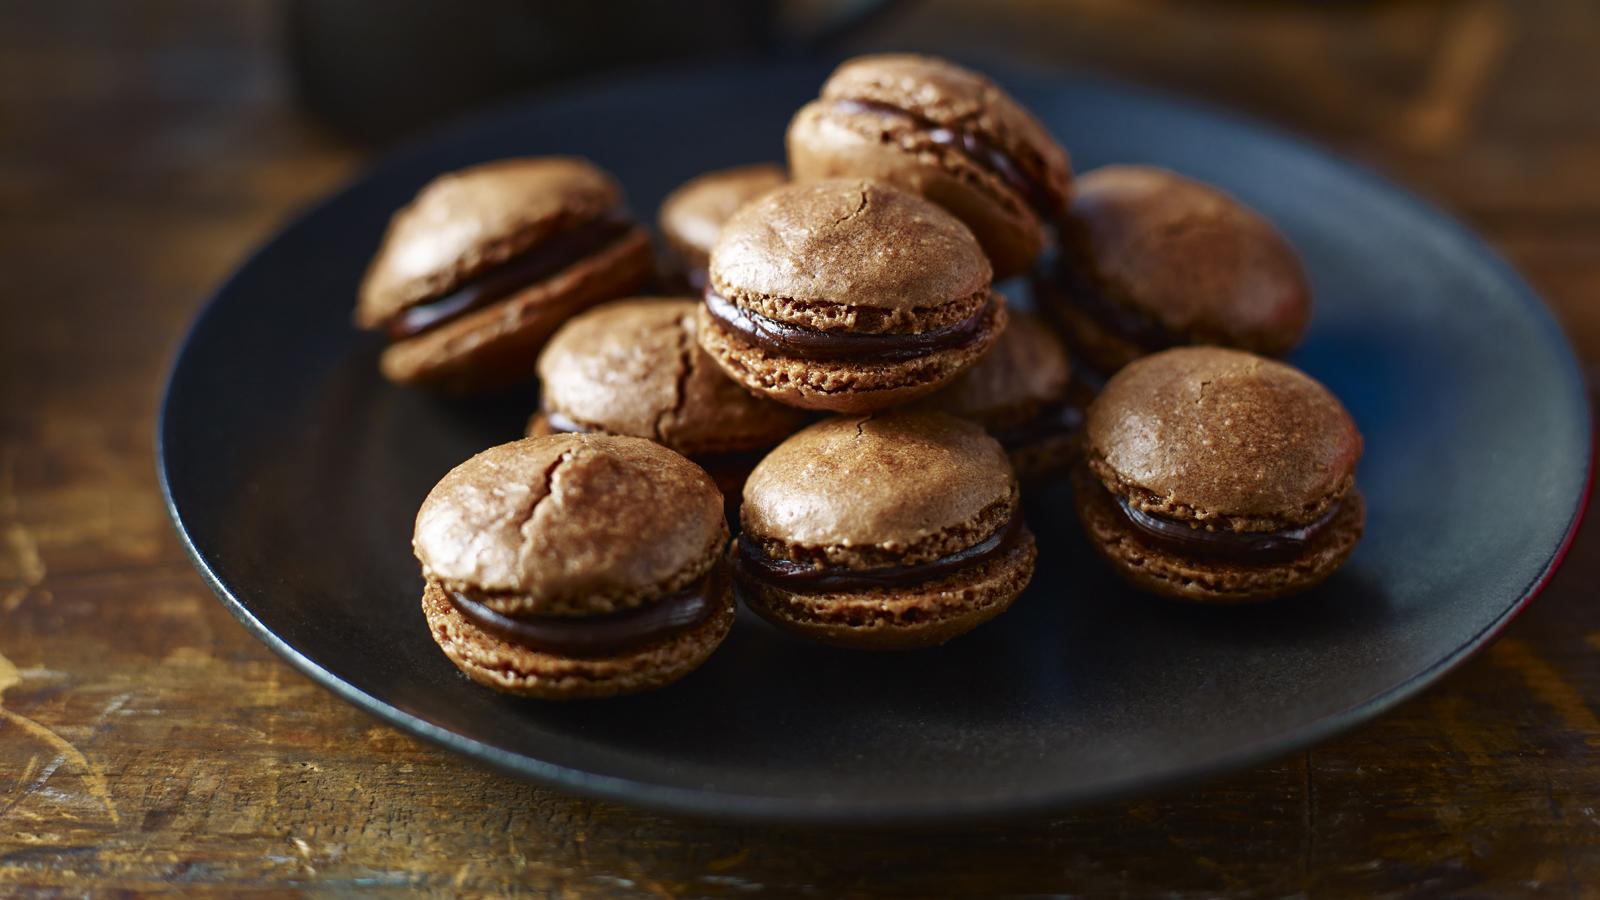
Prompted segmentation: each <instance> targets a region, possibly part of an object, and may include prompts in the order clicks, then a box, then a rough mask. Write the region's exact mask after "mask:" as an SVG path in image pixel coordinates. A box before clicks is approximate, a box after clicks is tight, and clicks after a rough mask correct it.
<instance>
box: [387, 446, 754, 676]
mask: <svg viewBox="0 0 1600 900" xmlns="http://www.w3.org/2000/svg"><path fill="white" fill-rule="evenodd" d="M727 540H728V531H727V525H726V523H725V521H724V519H723V511H722V497H721V495H720V494H719V493H718V492H717V489H716V487H715V486H714V485H713V484H712V482H711V479H710V478H709V477H708V476H707V475H706V473H705V472H704V471H703V470H701V469H700V468H699V467H698V466H696V465H694V464H693V463H691V462H689V461H688V460H687V459H684V458H683V457H682V456H680V455H678V454H676V453H674V452H672V451H671V450H668V449H666V448H665V447H662V446H660V445H659V444H656V443H654V442H651V441H647V440H644V439H641V438H634V437H622V436H614V435H591V434H562V435H552V436H546V437H537V438H526V439H523V440H520V441H514V442H512V443H509V444H502V445H500V446H498V447H493V448H490V449H488V450H485V451H484V452H482V453H480V454H478V455H477V456H474V457H472V458H471V459H469V460H467V461H466V462H464V463H462V464H461V465H459V466H457V467H456V468H454V469H452V470H451V471H450V472H449V473H448V474H447V475H445V477H444V478H443V479H441V480H440V482H439V483H438V484H437V485H436V486H435V487H434V488H433V490H432V491H431V492H429V494H428V497H427V499H426V500H424V501H423V504H422V508H421V509H420V510H419V511H418V513H417V521H416V529H415V533H414V537H413V540H412V547H413V550H414V552H415V553H416V556H417V559H418V561H419V562H420V563H421V564H422V574H423V578H424V580H425V582H426V586H425V590H424V594H423V611H424V615H425V616H426V618H427V620H428V625H429V628H430V629H431V631H432V633H433V636H434V639H435V641H437V642H438V644H439V646H440V648H441V649H443V650H444V652H445V654H446V655H447V656H449V657H450V659H451V661H452V662H454V663H455V664H456V665H457V667H459V668H460V669H461V670H462V671H463V672H464V673H466V675H467V676H468V677H470V678H471V679H473V680H474V681H477V682H479V683H481V684H484V685H487V686H489V687H492V688H495V689H497V690H502V691H506V692H509V693H515V694H523V695H527V696H533V697H542V698H549V699H567V698H579V697H601V696H610V695H613V694H620V693H630V692H633V691H638V690H644V689H648V688H654V687H659V686H661V685H664V684H667V683H670V682H672V681H674V680H676V679H678V678H680V677H682V676H683V675H685V674H687V673H688V672H689V671H691V670H692V669H694V668H695V667H696V666H698V665H699V664H700V663H701V662H703V661H704V660H705V659H706V658H707V657H708V656H709V655H710V654H711V652H712V651H713V650H715V649H716V647H717V645H718V644H719V643H721V641H722V639H723V637H725V636H726V634H727V632H728V629H729V628H730V627H731V626H732V622H733V605H732V594H731V586H730V584H729V581H728V578H727V577H726V576H727V572H726V562H725V561H724V559H723V548H724V547H725V546H726V544H727Z"/></svg>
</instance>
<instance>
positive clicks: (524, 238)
mask: <svg viewBox="0 0 1600 900" xmlns="http://www.w3.org/2000/svg"><path fill="white" fill-rule="evenodd" d="M621 203H622V191H621V189H620V188H619V187H618V186H617V183H616V182H615V181H614V180H613V179H612V178H611V176H609V175H607V174H606V173H605V172H602V171H601V170H600V169H598V168H596V167H595V166H594V165H593V164H591V163H589V162H587V161H585V160H582V159H576V158H571V157H529V158H522V159H503V160H497V161H495V162H488V163H483V164H481V165H477V166H473V167H471V168H467V169H462V170H460V171H457V172H451V173H448V174H445V175H441V176H439V177H438V178H435V179H434V180H433V181H431V182H429V183H428V185H427V186H425V187H424V188H423V189H422V191H421V192H420V193H418V194H417V196H416V199H414V200H412V201H411V202H410V203H409V204H407V205H406V206H405V207H403V208H402V209H401V210H400V211H399V212H397V213H395V215H394V217H393V218H392V219H391V220H390V222H389V230H388V232H387V233H386V234H385V235H384V238H383V245H382V246H381V247H380V248H379V250H378V254H377V256H376V257H375V258H374V259H373V261H372V265H371V266H370V267H369V268H368V269H367V274H366V278H365V280H364V281H363V282H362V284H361V296H360V301H359V305H358V307H357V310H356V321H357V323H358V324H360V325H362V326H363V327H368V328H370V327H374V326H377V325H379V324H381V323H382V322H384V321H386V320H388V319H389V318H391V317H393V316H394V315H395V314H396V313H399V312H400V311H401V310H403V309H405V308H407V307H409V306H413V305H415V304H417V303H420V302H423V301H425V300H428V299H430V298H432V297H435V296H437V295H439V294H442V293H445V292H447V291H449V290H451V289H452V288H454V287H456V286H458V285H460V284H461V283H463V282H465V281H467V280H469V279H471V278H472V277H474V276H475V275H477V274H479V273H480V272H483V271H484V270H486V269H489V268H491V267H493V266H495V265H498V264H499V263H502V262H505V261H507V260H509V259H511V258H512V257H514V256H516V255H518V254H520V253H522V252H524V251H526V250H528V249H530V248H532V247H533V246H535V245H537V244H538V243H539V242H541V241H543V240H544V239H545V238H547V237H549V236H550V235H552V234H555V233H557V232H560V231H564V230H566V229H568V228H572V227H575V226H577V225H581V224H583V223H586V222H589V221H592V220H594V219H597V218H599V217H601V216H603V215H605V214H606V213H608V212H611V211H613V210H615V209H617V208H618V207H619V206H620V205H621Z"/></svg>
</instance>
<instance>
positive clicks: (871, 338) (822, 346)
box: [706, 288, 994, 362]
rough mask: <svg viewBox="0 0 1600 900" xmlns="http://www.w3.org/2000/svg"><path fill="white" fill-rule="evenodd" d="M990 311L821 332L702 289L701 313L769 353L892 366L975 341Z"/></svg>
mask: <svg viewBox="0 0 1600 900" xmlns="http://www.w3.org/2000/svg"><path fill="white" fill-rule="evenodd" d="M993 305H994V296H993V295H990V297H989V299H988V300H987V301H985V302H984V304H983V305H982V306H980V307H978V309H977V311H976V312H974V313H973V314H972V315H970V316H968V317H967V318H965V319H963V320H961V321H960V322H957V323H955V324H953V325H946V326H944V327H943V328H933V329H930V330H928V331H918V332H905V333H896V334H862V333H856V332H849V331H821V330H819V329H815V328H802V327H800V326H798V325H790V324H788V323H787V322H779V321H778V320H776V319H769V318H767V317H766V316H763V315H761V314H760V313H754V312H751V311H750V310H747V309H741V308H739V307H737V306H735V305H733V303H731V302H729V301H728V299H727V298H725V297H723V296H722V295H721V294H718V293H717V292H716V291H715V290H713V289H711V288H707V289H706V311H707V312H709V313H710V314H711V317H712V318H713V319H716V320H717V322H718V323H720V324H721V325H722V326H723V327H724V328H727V329H728V330H729V331H733V332H735V333H737V334H738V335H739V336H740V337H742V338H743V339H744V340H745V341H747V342H749V343H751V344H754V345H756V346H758V347H762V348H765V349H767V350H770V351H772V352H773V353H777V354H779V355H782V356H799V357H803V358H805V359H815V360H852V361H860V362H896V361H898V360H904V359H916V358H917V357H920V356H927V355H928V354H930V353H935V352H937V351H940V350H949V349H952V348H955V347H961V346H964V345H966V344H968V343H970V342H971V341H972V340H973V339H975V338H976V337H977V335H978V328H979V326H980V325H981V324H982V323H983V318H984V316H986V315H988V313H989V307H991V306H993Z"/></svg>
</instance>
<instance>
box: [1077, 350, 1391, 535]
mask: <svg viewBox="0 0 1600 900" xmlns="http://www.w3.org/2000/svg"><path fill="white" fill-rule="evenodd" d="M1086 429H1087V446H1086V449H1087V459H1088V464H1089V467H1090V469H1091V470H1092V471H1093V472H1094V473H1095V475H1096V476H1098V477H1099V478H1100V480H1101V481H1102V482H1103V483H1105V484H1106V486H1107V487H1108V488H1109V489H1110V490H1112V492H1113V493H1115V494H1118V495H1120V496H1122V497H1124V498H1125V499H1127V501H1128V502H1129V503H1130V504H1131V505H1133V506H1135V507H1136V508H1139V509H1141V510H1143V511H1145V512H1149V513H1152V514H1156V515H1160V516H1163V517H1166V518H1171V519H1187V520H1201V521H1208V522H1214V523H1215V525H1216V526H1217V527H1221V528H1231V529H1234V530H1240V531H1274V530H1279V529H1283V528H1286V527H1293V526H1296V525H1303V524H1308V523H1310V522H1313V521H1315V520H1316V519H1317V518H1319V517H1320V516H1322V515H1323V514H1324V513H1325V512H1326V511H1327V510H1328V508H1329V507H1330V506H1331V505H1332V504H1334V503H1336V502H1337V501H1338V500H1339V499H1340V498H1342V497H1343V496H1344V494H1345V493H1346V492H1347V491H1348V490H1349V489H1350V487H1351V485H1352V483H1353V481H1354V475H1355V466H1356V462H1357V461H1358V460H1359V459H1360V457H1361V449H1362V442H1361V435H1360V433H1359V432H1358V431H1357V430H1356V426H1355V422H1354V421H1352V420H1351V418H1350V414H1349V413H1348V412H1347V411H1346V410H1345V408H1344V406H1343V405H1342V404H1340V403H1339V400H1338V398H1336V397H1334V396H1333V394H1332V393H1330V392H1329V391H1328V389H1327V388H1325V387H1323V386H1322V384H1320V383H1319V382H1317V381H1316V380H1315V379H1313V378H1312V377H1311V376H1309V375H1306V374H1305V373H1304V372H1301V371H1300V370H1299V369H1296V368H1294V367H1293V366H1289V365H1286V364H1284V363H1280V362H1275V361H1273V360H1269V359H1264V358H1262V357H1259V356H1255V355H1253V354H1250V353H1245V352H1243V351H1238V350H1228V349H1223V348H1219V347H1184V348H1179V349H1175V350H1167V351H1165V352H1162V353H1157V354H1154V355H1152V356H1147V357H1144V358H1142V359H1139V360H1136V361H1135V362H1133V363H1131V364H1129V365H1128V366H1126V367H1125V368H1123V369H1122V370H1121V371H1119V372H1118V373H1117V374H1116V375H1115V376H1113V377H1112V378H1111V380H1110V381H1109V382H1107V383H1106V386H1105V389H1104V390H1103V391H1101V393H1100V395H1099V397H1097V398H1096V399H1095V401H1094V403H1093V404H1092V405H1091V406H1090V408H1089V413H1088V422H1087V426H1086Z"/></svg>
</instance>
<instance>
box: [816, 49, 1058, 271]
mask: <svg viewBox="0 0 1600 900" xmlns="http://www.w3.org/2000/svg"><path fill="white" fill-rule="evenodd" d="M841 101H856V102H864V103H870V104H877V105H881V106H884V107H888V108H890V109H893V110H899V111H901V112H903V113H905V114H907V115H908V116H909V117H911V118H909V119H907V118H898V117H895V116H884V115H878V114H875V113H871V112H858V111H851V110H848V109H843V108H841V107H840V103H841ZM917 120H921V121H917ZM930 123H931V124H932V125H933V126H936V127H943V128H949V129H952V130H958V131H969V132H971V133H973V134H975V135H977V136H978V137H980V138H981V139H982V140H983V141H985V142H986V143H988V144H989V145H991V146H993V147H995V148H996V149H998V150H1000V151H1001V152H1003V153H1004V154H1005V155H1006V156H1007V157H1008V158H1010V159H1011V160H1012V161H1013V163H1014V164H1015V166H1016V168H1017V169H1018V170H1019V171H1020V172H1021V173H1022V174H1023V175H1024V176H1025V177H1026V178H1028V179H1029V180H1030V181H1032V182H1033V183H1034V184H1035V185H1036V186H1037V191H1038V193H1039V194H1040V195H1041V198H1040V199H1041V202H1042V204H1043V205H1044V206H1045V209H1042V210H1040V209H1035V208H1034V206H1033V204H1032V203H1030V198H1029V197H1027V196H1023V195H1022V194H1021V193H1019V191H1018V190H1017V189H1016V188H1015V187H1014V186H1013V185H1011V184H1009V183H1008V182H1007V181H1006V179H1005V178H1003V177H1002V176H1001V175H999V174H997V173H995V172H994V171H993V170H992V169H991V168H989V167H988V166H987V165H985V164H983V163H980V162H978V161H975V160H973V159H972V158H971V157H969V156H968V155H966V154H965V153H964V152H962V151H961V150H960V149H958V148H955V147H951V146H946V145H941V144H939V143H938V142H936V141H934V140H933V138H932V137H931V135H930V134H929V124H930ZM787 146H788V153H789V164H790V167H791V169H792V170H793V173H794V177H796V178H797V179H811V178H826V177H833V176H839V175H861V176H868V177H873V178H879V179H883V180H885V181H890V182H893V183H895V184H898V185H900V186H901V187H904V188H906V189H908V190H912V191H914V192H916V193H919V194H921V195H923V196H925V197H928V198H929V199H931V200H933V201H935V202H937V203H939V204H940V205H941V206H944V207H945V208H947V209H949V210H951V211H952V212H953V213H955V214H956V215H957V216H958V217H960V218H961V219H962V220H963V221H965V222H967V223H968V224H969V225H970V226H971V227H972V229H973V231H974V232H976V233H977V235H978V238H979V240H980V241H981V242H982V244H983V246H984V250H985V252H986V253H987V254H988V255H989V257H990V258H991V259H992V260H993V261H994V266H995V269H996V271H997V273H998V274H999V275H1000V276H1001V277H1004V276H1008V275H1012V274H1015V273H1017V272H1021V271H1023V270H1025V269H1026V268H1027V267H1028V266H1029V265H1030V264H1031V263H1032V261H1033V259H1034V258H1035V257H1037V255H1038V254H1039V252H1040V251H1041V250H1042V249H1043V247H1044V245H1045V242H1046V227H1047V226H1048V225H1050V224H1052V220H1053V219H1055V218H1056V217H1058V216H1059V215H1060V214H1061V213H1062V212H1063V211H1064V210H1065V209H1066V206H1067V202H1068V197H1069V195H1070V193H1071V189H1072V188H1071V186H1072V167H1071V163H1070V160H1069V158H1068V155H1067V152H1066V150H1064V149H1063V148H1062V147H1061V145H1060V144H1059V143H1058V142H1057V141H1056V140H1055V138H1054V137H1053V136H1051V134H1050V132H1049V131H1048V129H1046V128H1045V127H1044V126H1043V124H1041V123H1040V122H1039V120H1038V119H1036V118H1035V117H1034V116H1033V115H1032V114H1030V113H1029V112H1028V111H1027V110H1026V109H1024V108H1023V107H1022V106H1021V104H1019V103H1017V102H1016V100H1015V99H1013V98H1012V97H1011V96H1010V95H1008V94H1007V93H1006V92H1005V91H1004V90H1002V89H1001V88H1000V87H998V86H997V85H996V84H995V83H994V82H993V81H991V80H990V79H989V78H987V77H985V76H983V75H981V74H979V73H977V72H973V71H971V70H969V69H965V68H962V67H961V66H957V65H954V64H952V63H950V62H947V61H945V60H942V59H938V58H936V57H930V56H921V55H916V54H903V53H902V54H881V55H871V56H863V57H858V58H856V59H853V60H850V61H847V62H846V63H844V64H843V65H841V66H840V67H839V68H838V69H837V70H835V72H834V73H833V75H832V76H831V77H829V79H828V81H827V82H826V83H825V84H824V85H823V87H822V91H821V98H820V99H819V100H816V101H813V102H812V103H809V104H807V105H806V106H805V107H803V108H802V109H801V110H800V112H799V113H797V114H796V115H795V117H794V119H793V121H792V122H791V123H790V126H789V132H788V136H787Z"/></svg>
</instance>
